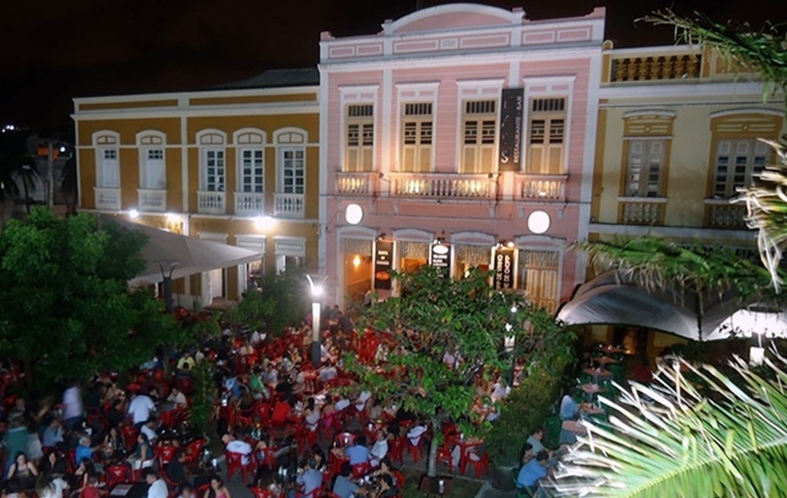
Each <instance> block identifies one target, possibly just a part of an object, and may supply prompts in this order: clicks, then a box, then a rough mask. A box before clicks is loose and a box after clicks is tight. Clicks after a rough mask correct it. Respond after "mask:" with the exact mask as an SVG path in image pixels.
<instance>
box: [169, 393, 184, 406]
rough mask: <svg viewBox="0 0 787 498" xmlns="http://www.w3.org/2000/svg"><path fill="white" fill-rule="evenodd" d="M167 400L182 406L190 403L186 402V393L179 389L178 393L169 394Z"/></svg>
mask: <svg viewBox="0 0 787 498" xmlns="http://www.w3.org/2000/svg"><path fill="white" fill-rule="evenodd" d="M167 401H169V402H171V403H175V404H176V405H180V406H186V405H187V404H188V402H186V395H185V394H183V393H182V392H180V391H178V393H177V394H175V393H170V394H169V396H167Z"/></svg>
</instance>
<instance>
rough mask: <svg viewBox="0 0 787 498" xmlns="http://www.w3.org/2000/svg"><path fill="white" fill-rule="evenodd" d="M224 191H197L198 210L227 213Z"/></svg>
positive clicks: (208, 212)
mask: <svg viewBox="0 0 787 498" xmlns="http://www.w3.org/2000/svg"><path fill="white" fill-rule="evenodd" d="M225 196H226V194H225V193H224V192H203V191H198V192H197V212H198V213H201V214H225V213H226V212H227V210H226V208H225V206H226V204H225V202H224V199H225Z"/></svg>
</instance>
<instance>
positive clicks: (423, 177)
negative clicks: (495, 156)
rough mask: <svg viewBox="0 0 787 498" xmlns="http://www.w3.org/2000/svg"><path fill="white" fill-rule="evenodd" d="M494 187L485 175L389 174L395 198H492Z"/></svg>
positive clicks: (492, 182) (392, 193) (494, 192)
mask: <svg viewBox="0 0 787 498" xmlns="http://www.w3.org/2000/svg"><path fill="white" fill-rule="evenodd" d="M495 185H496V183H495V182H494V181H493V180H491V179H490V178H489V175H486V174H484V175H464V174H461V175H460V174H434V173H428V174H423V173H417V174H416V173H392V174H391V195H393V196H397V197H436V198H454V199H484V198H493V197H494V196H495V194H496V190H495Z"/></svg>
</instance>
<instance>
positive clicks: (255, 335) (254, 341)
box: [249, 330, 262, 346]
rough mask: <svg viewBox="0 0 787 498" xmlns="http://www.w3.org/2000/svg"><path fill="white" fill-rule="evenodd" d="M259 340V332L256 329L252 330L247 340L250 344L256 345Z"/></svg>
mask: <svg viewBox="0 0 787 498" xmlns="http://www.w3.org/2000/svg"><path fill="white" fill-rule="evenodd" d="M261 340H262V338H261V337H260V333H259V332H258V331H256V330H255V331H254V332H252V333H251V338H250V339H249V342H250V343H251V345H252V346H256V345H257V344H259V343H260V341H261Z"/></svg>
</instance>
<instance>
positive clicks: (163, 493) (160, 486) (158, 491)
mask: <svg viewBox="0 0 787 498" xmlns="http://www.w3.org/2000/svg"><path fill="white" fill-rule="evenodd" d="M168 494H169V490H168V489H167V483H166V482H164V479H156V482H154V483H153V484H151V485H150V487H149V488H148V498H167V495H168Z"/></svg>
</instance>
